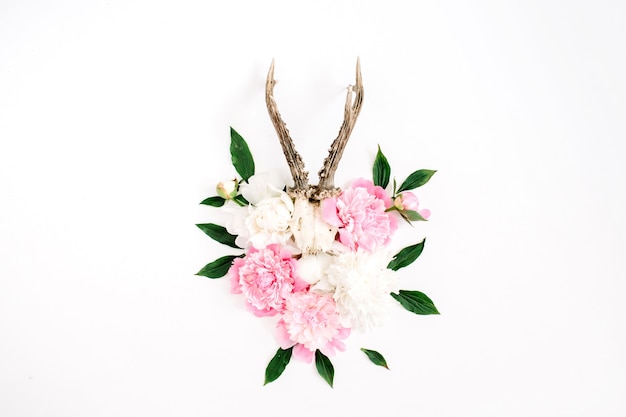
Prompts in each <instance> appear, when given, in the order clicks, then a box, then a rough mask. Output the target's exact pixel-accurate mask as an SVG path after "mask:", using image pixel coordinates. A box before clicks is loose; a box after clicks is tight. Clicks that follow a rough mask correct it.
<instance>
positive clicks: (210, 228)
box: [196, 223, 241, 249]
mask: <svg viewBox="0 0 626 417" xmlns="http://www.w3.org/2000/svg"><path fill="white" fill-rule="evenodd" d="M196 226H198V228H200V230H202V231H203V232H204V233H206V234H207V236H209V237H210V238H211V239H213V240H215V241H217V242H220V243H223V244H224V245H227V246H230V247H231V248H235V249H241V248H240V247H239V246H237V244H236V243H235V239H236V238H237V236H235V235H231V234H230V233H228V231H227V230H226V228H225V227H223V226H218V225H217V224H213V223H205V224H197V225H196Z"/></svg>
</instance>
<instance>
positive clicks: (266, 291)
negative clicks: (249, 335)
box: [228, 244, 308, 317]
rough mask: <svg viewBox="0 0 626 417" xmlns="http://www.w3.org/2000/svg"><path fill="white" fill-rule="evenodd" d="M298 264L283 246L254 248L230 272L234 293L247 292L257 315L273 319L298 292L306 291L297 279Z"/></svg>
mask: <svg viewBox="0 0 626 417" xmlns="http://www.w3.org/2000/svg"><path fill="white" fill-rule="evenodd" d="M295 271H296V261H295V259H293V258H292V257H291V254H290V253H289V251H288V250H286V249H282V248H281V247H280V246H279V245H277V244H274V245H269V246H267V247H265V248H263V249H255V248H254V247H252V248H250V250H249V252H248V254H247V255H246V257H245V258H237V259H235V262H234V263H233V266H232V267H231V268H230V270H229V271H228V275H229V277H230V283H231V290H232V292H233V293H236V294H241V293H243V294H244V296H245V298H246V301H247V303H248V306H249V307H250V309H251V310H252V312H253V313H254V314H255V315H257V316H259V317H260V316H273V315H275V314H276V313H278V312H280V311H282V310H283V308H284V306H285V299H286V298H287V297H288V296H289V295H290V294H291V293H292V292H294V291H301V290H303V289H306V287H307V285H308V284H307V283H306V282H304V281H303V280H301V279H300V278H298V277H297V275H296V273H295Z"/></svg>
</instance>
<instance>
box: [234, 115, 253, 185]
mask: <svg viewBox="0 0 626 417" xmlns="http://www.w3.org/2000/svg"><path fill="white" fill-rule="evenodd" d="M230 156H231V159H232V161H233V166H234V167H235V170H236V171H237V173H238V174H239V175H241V178H243V180H244V181H248V178H250V177H251V176H253V175H254V159H253V158H252V154H251V153H250V148H248V144H247V143H246V141H245V140H244V139H243V138H242V137H241V135H240V134H239V133H237V131H236V130H235V129H233V128H232V127H231V128H230Z"/></svg>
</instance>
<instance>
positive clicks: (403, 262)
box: [387, 239, 426, 271]
mask: <svg viewBox="0 0 626 417" xmlns="http://www.w3.org/2000/svg"><path fill="white" fill-rule="evenodd" d="M425 242H426V239H424V240H422V241H421V242H420V243H416V244H415V245H412V246H407V247H406V248H404V249H402V250H401V251H400V252H398V253H397V254H396V255H395V256H394V257H393V259H392V260H391V262H389V265H387V268H389V269H392V270H394V271H397V270H398V269H400V268H404V267H405V266H409V265H411V264H412V263H413V262H414V261H415V260H416V259H417V258H418V257H419V256H420V254H421V253H422V251H423V250H424V243H425Z"/></svg>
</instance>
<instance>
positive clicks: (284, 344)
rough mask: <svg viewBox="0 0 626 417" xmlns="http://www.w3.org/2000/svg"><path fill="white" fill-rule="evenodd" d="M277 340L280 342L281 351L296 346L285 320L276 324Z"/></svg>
mask: <svg viewBox="0 0 626 417" xmlns="http://www.w3.org/2000/svg"><path fill="white" fill-rule="evenodd" d="M276 340H278V344H279V345H280V348H281V349H289V348H290V347H292V346H293V345H295V344H296V343H295V342H294V341H292V340H291V339H290V338H289V333H288V332H287V329H286V328H285V322H284V321H283V320H279V321H278V323H276Z"/></svg>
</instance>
